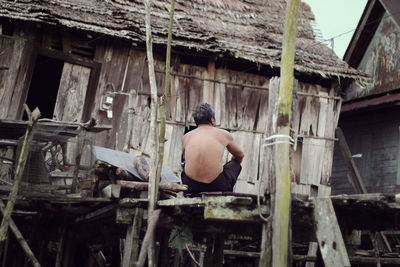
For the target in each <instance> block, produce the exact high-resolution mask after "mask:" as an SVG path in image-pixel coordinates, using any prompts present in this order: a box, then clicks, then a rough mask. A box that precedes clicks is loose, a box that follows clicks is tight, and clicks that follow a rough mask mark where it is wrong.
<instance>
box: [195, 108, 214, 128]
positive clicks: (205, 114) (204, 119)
mask: <svg viewBox="0 0 400 267" xmlns="http://www.w3.org/2000/svg"><path fill="white" fill-rule="evenodd" d="M192 116H193V119H194V122H195V123H196V125H197V126H198V125H200V124H210V123H211V124H212V125H213V126H215V113H214V110H213V109H212V107H211V106H210V105H209V104H207V103H200V104H198V105H197V106H196V107H195V108H194V109H193V113H192Z"/></svg>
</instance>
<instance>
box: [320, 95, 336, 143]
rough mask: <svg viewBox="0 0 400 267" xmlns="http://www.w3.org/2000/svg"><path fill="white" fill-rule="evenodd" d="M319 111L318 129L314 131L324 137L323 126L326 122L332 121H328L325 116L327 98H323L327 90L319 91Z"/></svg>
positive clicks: (324, 126) (326, 112)
mask: <svg viewBox="0 0 400 267" xmlns="http://www.w3.org/2000/svg"><path fill="white" fill-rule="evenodd" d="M318 94H319V95H320V96H324V97H320V98H319V112H318V129H317V132H316V135H317V136H321V137H324V136H325V128H326V124H327V123H333V122H332V121H328V120H327V118H326V116H327V114H328V99H327V98H325V97H327V96H328V92H324V91H319V92H318Z"/></svg>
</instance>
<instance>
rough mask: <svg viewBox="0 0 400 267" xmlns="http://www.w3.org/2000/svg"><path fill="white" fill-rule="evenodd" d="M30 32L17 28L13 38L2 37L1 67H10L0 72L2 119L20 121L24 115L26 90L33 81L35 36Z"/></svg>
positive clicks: (0, 39) (0, 112) (0, 43)
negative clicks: (33, 44) (32, 60)
mask: <svg viewBox="0 0 400 267" xmlns="http://www.w3.org/2000/svg"><path fill="white" fill-rule="evenodd" d="M29 30H30V29H29V28H27V29H26V30H22V29H18V28H17V29H16V31H15V32H14V35H13V36H12V37H11V36H4V35H0V45H1V48H0V51H2V53H1V55H0V65H3V66H6V67H8V69H7V70H0V78H1V79H0V86H1V87H0V118H7V119H20V116H21V113H22V109H21V106H22V104H23V103H24V101H23V100H22V99H24V98H25V97H26V95H24V94H25V90H24V89H25V87H26V86H27V84H29V82H30V79H31V76H30V74H31V71H30V68H31V64H30V62H31V58H32V53H33V46H32V42H33V38H34V36H33V34H32V33H30V31H29ZM3 52H4V53H3Z"/></svg>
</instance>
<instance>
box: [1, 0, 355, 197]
mask: <svg viewBox="0 0 400 267" xmlns="http://www.w3.org/2000/svg"><path fill="white" fill-rule="evenodd" d="M0 3H1V6H2V8H1V10H0V25H1V27H0V29H1V36H0V38H1V39H0V40H1V42H0V51H1V53H0V65H1V66H2V67H4V68H2V70H0V88H1V89H0V90H1V91H0V118H1V119H8V120H20V119H22V118H23V107H22V104H23V103H27V104H28V106H30V107H31V108H33V107H35V106H38V107H39V108H40V109H41V110H42V113H43V117H45V118H49V119H55V120H58V121H78V122H80V121H87V120H88V119H89V118H95V119H96V120H97V121H98V123H99V124H109V125H112V130H110V131H108V132H104V133H100V134H97V135H96V139H95V144H96V145H100V146H104V147H108V148H111V149H116V150H124V149H125V151H127V152H131V153H134V152H135V151H139V152H141V153H148V149H149V146H148V130H149V101H150V98H149V90H150V89H149V82H148V71H147V63H146V54H145V51H144V42H145V34H144V7H143V5H142V3H141V2H137V1H121V0H110V1H97V0H91V1H84V2H82V1H63V0H60V1H42V2H37V1H23V2H19V1H13V2H10V1H1V2H0ZM168 6H169V3H168V1H154V4H153V7H152V12H153V13H152V31H153V43H154V47H155V56H156V63H155V68H156V75H157V85H158V90H159V91H160V94H161V91H162V89H163V86H164V69H165V63H164V53H165V52H164V50H165V44H166V34H167V24H168V15H167V12H166V9H167V8H168ZM284 7H285V1H283V0H280V1H259V0H252V1H239V0H234V1H222V0H218V1H200V0H199V1H178V2H177V7H176V13H175V20H174V29H173V41H172V47H173V52H172V78H171V91H170V96H171V97H170V102H169V104H168V111H167V128H166V129H167V130H166V133H167V135H166V138H167V140H168V141H167V143H166V150H165V158H164V162H166V163H167V164H168V165H170V167H171V168H172V169H173V171H174V172H176V173H179V172H180V171H181V138H182V136H183V135H184V133H185V132H186V131H188V130H189V129H191V127H194V123H193V120H192V118H191V110H192V108H193V107H194V106H195V105H196V104H197V103H199V102H208V103H210V104H211V105H213V107H214V109H215V111H216V120H217V124H218V126H219V127H221V128H224V129H227V130H229V131H231V133H232V134H233V135H234V137H235V139H236V141H237V142H238V144H239V145H240V146H241V147H242V148H243V150H244V153H245V155H246V157H245V159H244V162H243V171H242V173H241V175H240V178H239V181H238V183H237V186H236V188H235V191H237V192H247V193H249V192H254V190H255V188H256V185H257V181H259V179H260V178H261V177H262V176H263V149H262V147H263V143H264V140H263V139H264V138H265V135H264V133H265V130H266V129H265V128H266V118H267V110H268V104H267V103H268V90H269V89H270V88H269V80H270V78H271V77H273V76H278V75H279V64H280V63H279V61H280V56H281V41H282V36H283V34H282V33H283V17H284ZM312 20H313V14H312V12H311V10H310V8H309V7H308V6H307V5H306V4H304V3H303V4H302V5H301V10H300V18H299V24H298V25H299V26H298V34H297V44H296V49H297V50H296V58H295V76H296V79H297V80H298V89H297V109H296V112H295V115H294V116H295V122H294V123H295V124H294V127H293V133H294V136H296V137H297V138H298V139H297V140H298V141H299V142H297V150H296V153H295V155H294V157H295V158H296V160H295V166H294V168H293V182H294V183H296V184H299V185H300V186H299V187H298V188H297V189H294V190H300V191H299V192H303V193H305V194H309V193H310V192H311V191H310V190H314V191H315V192H316V191H317V190H318V186H320V185H322V186H326V185H328V184H329V177H330V174H331V165H332V151H333V145H334V129H335V127H336V124H337V120H338V115H339V111H340V103H341V100H340V94H341V85H342V84H343V83H345V82H347V81H349V80H353V79H358V78H359V77H360V73H359V72H358V71H356V70H354V69H351V68H349V67H348V66H347V65H346V64H345V63H344V62H343V61H341V60H340V59H339V58H338V57H337V56H336V55H335V54H334V52H333V51H332V50H331V49H329V48H328V47H326V46H325V45H324V44H322V43H319V42H317V41H316V40H315V35H314V32H313V29H312V27H311V24H310V21H312ZM131 92H132V93H133V98H132V99H131V102H129V94H130V93H131ZM130 111H131V112H132V114H131V117H130V115H129V112H130ZM303 184H304V185H307V186H305V187H304V186H302V185H303ZM310 185H313V186H310Z"/></svg>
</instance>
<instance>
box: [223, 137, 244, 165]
mask: <svg viewBox="0 0 400 267" xmlns="http://www.w3.org/2000/svg"><path fill="white" fill-rule="evenodd" d="M226 148H227V149H228V151H229V152H230V153H231V154H232V160H234V161H237V162H239V163H241V162H242V160H243V158H244V153H243V151H242V150H241V149H240V148H239V146H238V145H237V144H236V143H235V141H234V140H233V136H232V135H231V134H230V133H229V132H228V145H227V146H226Z"/></svg>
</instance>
